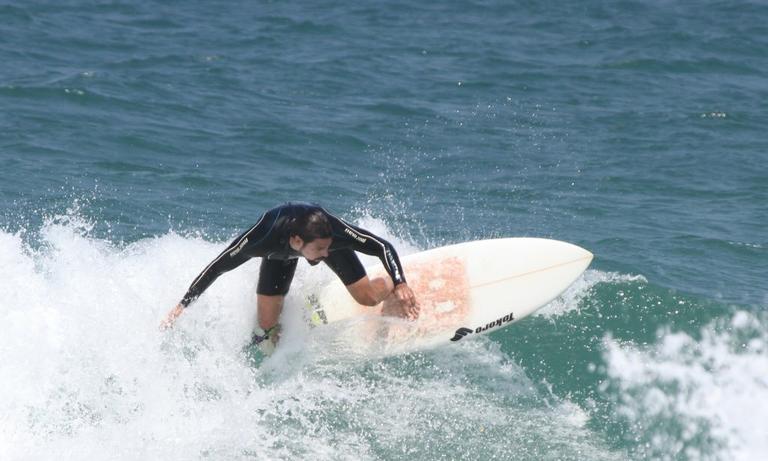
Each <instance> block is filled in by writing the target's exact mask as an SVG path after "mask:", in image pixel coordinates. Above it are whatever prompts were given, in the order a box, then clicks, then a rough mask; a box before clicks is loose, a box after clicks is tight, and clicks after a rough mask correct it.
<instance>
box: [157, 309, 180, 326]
mask: <svg viewBox="0 0 768 461" xmlns="http://www.w3.org/2000/svg"><path fill="white" fill-rule="evenodd" d="M182 312H184V306H182V305H181V304H178V305H176V307H174V308H173V309H171V311H170V312H168V315H167V316H166V317H165V319H163V321H162V322H160V329H161V330H167V329H169V328H172V327H173V324H174V322H176V318H177V317H178V316H180V315H181V313H182Z"/></svg>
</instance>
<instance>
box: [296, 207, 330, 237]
mask: <svg viewBox="0 0 768 461" xmlns="http://www.w3.org/2000/svg"><path fill="white" fill-rule="evenodd" d="M291 235H292V236H293V235H298V236H299V237H301V239H302V240H304V243H309V242H311V241H313V240H317V239H327V238H331V237H332V236H333V232H332V230H331V223H330V222H328V218H327V217H326V216H325V213H323V212H322V211H320V210H315V211H312V212H310V213H307V214H305V215H303V216H297V217H296V218H295V219H294V220H293V222H292V223H291Z"/></svg>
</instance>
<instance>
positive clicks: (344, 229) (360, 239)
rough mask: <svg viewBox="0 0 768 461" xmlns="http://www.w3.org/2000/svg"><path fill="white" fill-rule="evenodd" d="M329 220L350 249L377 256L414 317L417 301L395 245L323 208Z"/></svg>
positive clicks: (397, 292) (395, 290) (396, 293)
mask: <svg viewBox="0 0 768 461" xmlns="http://www.w3.org/2000/svg"><path fill="white" fill-rule="evenodd" d="M324 211H325V212H326V214H327V215H328V219H329V220H331V225H332V226H333V228H334V230H335V231H336V232H338V233H339V234H340V235H341V236H343V238H344V240H346V241H348V242H351V245H352V249H353V250H355V251H359V252H361V253H364V254H367V255H370V256H378V258H379V259H380V260H381V263H382V264H383V265H384V269H386V271H387V273H388V274H389V277H390V278H391V279H392V284H393V293H394V294H395V296H396V297H397V299H398V300H399V301H400V302H401V303H403V304H404V305H405V306H406V308H407V314H408V315H409V316H412V317H413V318H416V317H417V316H418V303H417V302H416V296H415V295H414V294H413V291H412V290H411V289H410V287H408V283H407V282H406V280H405V272H404V271H403V266H402V264H401V263H400V257H399V256H398V255H397V251H396V250H395V247H394V246H392V244H391V243H389V242H388V241H386V240H384V239H383V238H381V237H379V236H377V235H375V234H374V233H372V232H369V231H367V230H365V229H363V228H361V227H357V226H353V225H352V224H349V223H348V222H346V221H344V220H343V219H341V218H338V217H336V216H334V215H332V214H331V213H328V211H326V210H324Z"/></svg>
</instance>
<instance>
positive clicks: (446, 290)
mask: <svg viewBox="0 0 768 461" xmlns="http://www.w3.org/2000/svg"><path fill="white" fill-rule="evenodd" d="M401 261H402V264H403V268H404V270H405V277H406V279H407V280H408V285H409V286H410V287H411V289H412V290H413V291H414V293H415V295H416V298H417V299H418V301H419V304H420V307H421V312H420V315H419V318H418V320H416V321H408V320H404V319H400V318H397V317H392V316H390V315H387V314H388V313H391V312H392V311H393V308H394V307H395V306H396V304H393V303H396V302H397V301H395V300H394V297H393V296H390V298H388V299H386V300H385V301H384V302H382V303H380V304H379V305H378V306H375V307H369V306H362V305H359V304H358V303H356V302H355V301H354V299H353V298H352V296H351V295H350V294H349V293H348V292H347V290H346V288H345V287H344V285H343V284H342V283H341V282H340V281H338V280H336V281H334V282H332V283H331V284H329V285H328V286H327V287H325V288H324V289H323V290H322V291H320V293H319V294H318V295H317V296H312V297H310V299H309V302H310V308H311V309H312V315H311V318H312V323H314V324H334V325H335V326H341V328H339V330H340V333H341V335H340V337H339V338H338V340H339V341H342V342H345V343H347V346H348V348H349V349H350V350H355V351H358V352H364V351H368V350H377V351H379V352H387V353H390V352H391V353H397V352H403V351H409V350H415V349H421V348H425V347H433V346H437V345H439V344H441V343H450V342H451V341H454V342H455V341H460V340H462V339H464V338H467V337H472V336H475V335H479V334H486V333H489V332H491V331H493V330H496V329H498V328H502V327H505V326H507V325H509V324H511V323H513V322H516V321H518V320H520V319H523V318H525V317H526V316H528V315H530V314H531V313H533V312H535V311H536V310H538V309H539V308H541V307H543V306H544V305H546V304H547V303H549V302H550V301H552V300H553V299H555V298H556V297H557V296H558V295H560V294H561V293H562V292H563V291H565V290H566V289H567V288H568V287H569V286H570V285H571V284H572V283H573V282H574V281H575V280H576V279H577V278H578V277H579V276H580V275H581V274H582V273H583V272H584V270H585V269H586V268H587V267H588V266H589V264H590V262H591V261H592V253H590V252H589V251H587V250H585V249H583V248H581V247H578V246H576V245H573V244H570V243H566V242H561V241H557V240H548V239H539V238H505V239H493V240H478V241H474V242H466V243H460V244H457V245H450V246H445V247H440V248H435V249H432V250H428V251H423V252H421V253H416V254H412V255H408V256H406V257H404V258H402V260H401ZM367 270H368V274H369V275H370V276H371V277H376V276H380V275H384V276H387V275H386V273H385V272H384V270H383V268H382V267H381V266H379V267H373V268H368V269H367ZM342 321H346V322H343V323H341V324H339V323H337V322H342ZM342 325H343V326H342Z"/></svg>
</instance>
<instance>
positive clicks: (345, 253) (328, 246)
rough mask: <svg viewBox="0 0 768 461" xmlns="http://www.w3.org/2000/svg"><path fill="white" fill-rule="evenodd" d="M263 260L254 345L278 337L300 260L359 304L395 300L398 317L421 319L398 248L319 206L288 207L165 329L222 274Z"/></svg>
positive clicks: (248, 235)
mask: <svg viewBox="0 0 768 461" xmlns="http://www.w3.org/2000/svg"><path fill="white" fill-rule="evenodd" d="M355 251H359V252H361V253H364V254H367V255H371V256H378V257H379V259H381V262H382V263H383V264H384V268H385V269H386V271H387V274H389V277H388V278H387V277H377V278H374V279H370V278H369V277H368V275H367V274H366V272H365V269H364V268H363V265H362V264H361V263H360V259H359V258H358V257H357V255H356V254H355ZM255 257H261V258H262V261H261V268H260V270H259V282H258V285H257V289H256V294H257V305H258V327H259V329H260V330H261V331H257V333H255V334H254V342H256V343H260V342H262V341H263V340H265V339H271V342H272V343H274V342H275V341H276V340H277V334H278V318H279V317H280V313H281V312H282V309H283V301H284V299H285V295H286V294H287V293H288V289H289V288H290V286H291V281H292V280H293V274H294V272H295V271H296V264H297V263H298V258H300V257H304V258H305V259H306V260H307V262H308V263H309V264H310V265H312V266H314V265H317V264H319V263H320V262H325V264H326V265H328V267H330V268H331V269H332V270H333V271H334V272H335V273H336V275H338V277H339V278H340V279H341V281H342V282H343V283H344V285H345V286H346V287H347V290H348V291H349V293H350V294H351V295H352V297H353V298H354V299H355V301H357V302H358V303H360V304H362V305H365V306H375V305H377V304H378V303H380V302H381V301H383V300H384V299H385V298H387V297H388V296H389V295H390V294H392V295H393V296H394V297H395V299H397V300H398V301H399V303H396V304H399V307H400V312H398V313H397V314H398V315H400V316H401V317H405V318H408V319H412V320H413V319H416V318H417V317H418V315H419V306H418V304H417V302H416V297H415V296H414V294H413V291H412V290H411V289H410V288H409V287H408V283H407V282H406V280H405V275H404V273H403V268H402V266H401V264H400V259H399V258H398V256H397V252H396V251H395V248H394V247H393V246H392V245H391V244H390V243H389V242H387V241H386V240H384V239H382V238H380V237H377V236H376V235H374V234H373V233H371V232H368V231H367V230H365V229H362V228H360V227H356V226H353V225H351V224H349V223H347V222H346V221H344V220H342V219H340V218H337V217H336V216H334V215H332V214H331V213H329V212H327V211H326V210H325V209H323V208H322V207H320V206H317V205H312V204H307V203H287V204H285V205H281V206H278V207H276V208H273V209H271V210H268V211H267V212H266V213H264V214H263V215H262V216H261V218H260V219H259V220H258V222H257V223H256V224H255V225H254V226H253V227H251V228H250V229H248V230H247V231H246V232H244V233H243V234H241V235H240V236H239V237H237V238H236V239H235V240H234V241H232V243H230V244H229V246H228V247H227V248H226V249H225V250H224V251H222V252H221V254H219V255H218V256H217V257H216V259H214V260H213V261H212V262H211V263H210V264H208V266H207V267H206V268H205V269H203V271H202V272H201V273H200V275H198V276H197V278H195V280H194V281H193V282H192V285H190V287H189V289H188V290H187V293H186V294H185V295H184V297H183V298H182V299H181V301H180V302H179V304H178V305H177V306H176V307H174V308H173V309H172V310H171V311H170V312H169V313H168V315H167V316H166V318H165V319H164V320H163V322H162V324H161V327H162V328H163V329H165V328H169V327H171V326H173V323H174V322H175V320H176V318H177V317H179V316H180V315H181V314H182V312H184V309H185V308H186V307H187V306H189V305H190V303H192V302H193V301H194V300H195V299H197V298H198V297H199V296H200V295H201V294H202V293H203V292H204V291H205V290H206V289H207V288H208V287H209V286H210V285H211V284H212V283H213V282H214V280H216V279H217V278H218V277H219V276H220V275H221V274H223V273H225V272H228V271H230V270H232V269H234V268H236V267H238V266H240V265H241V264H243V263H244V262H246V261H248V260H249V259H251V258H255Z"/></svg>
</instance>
